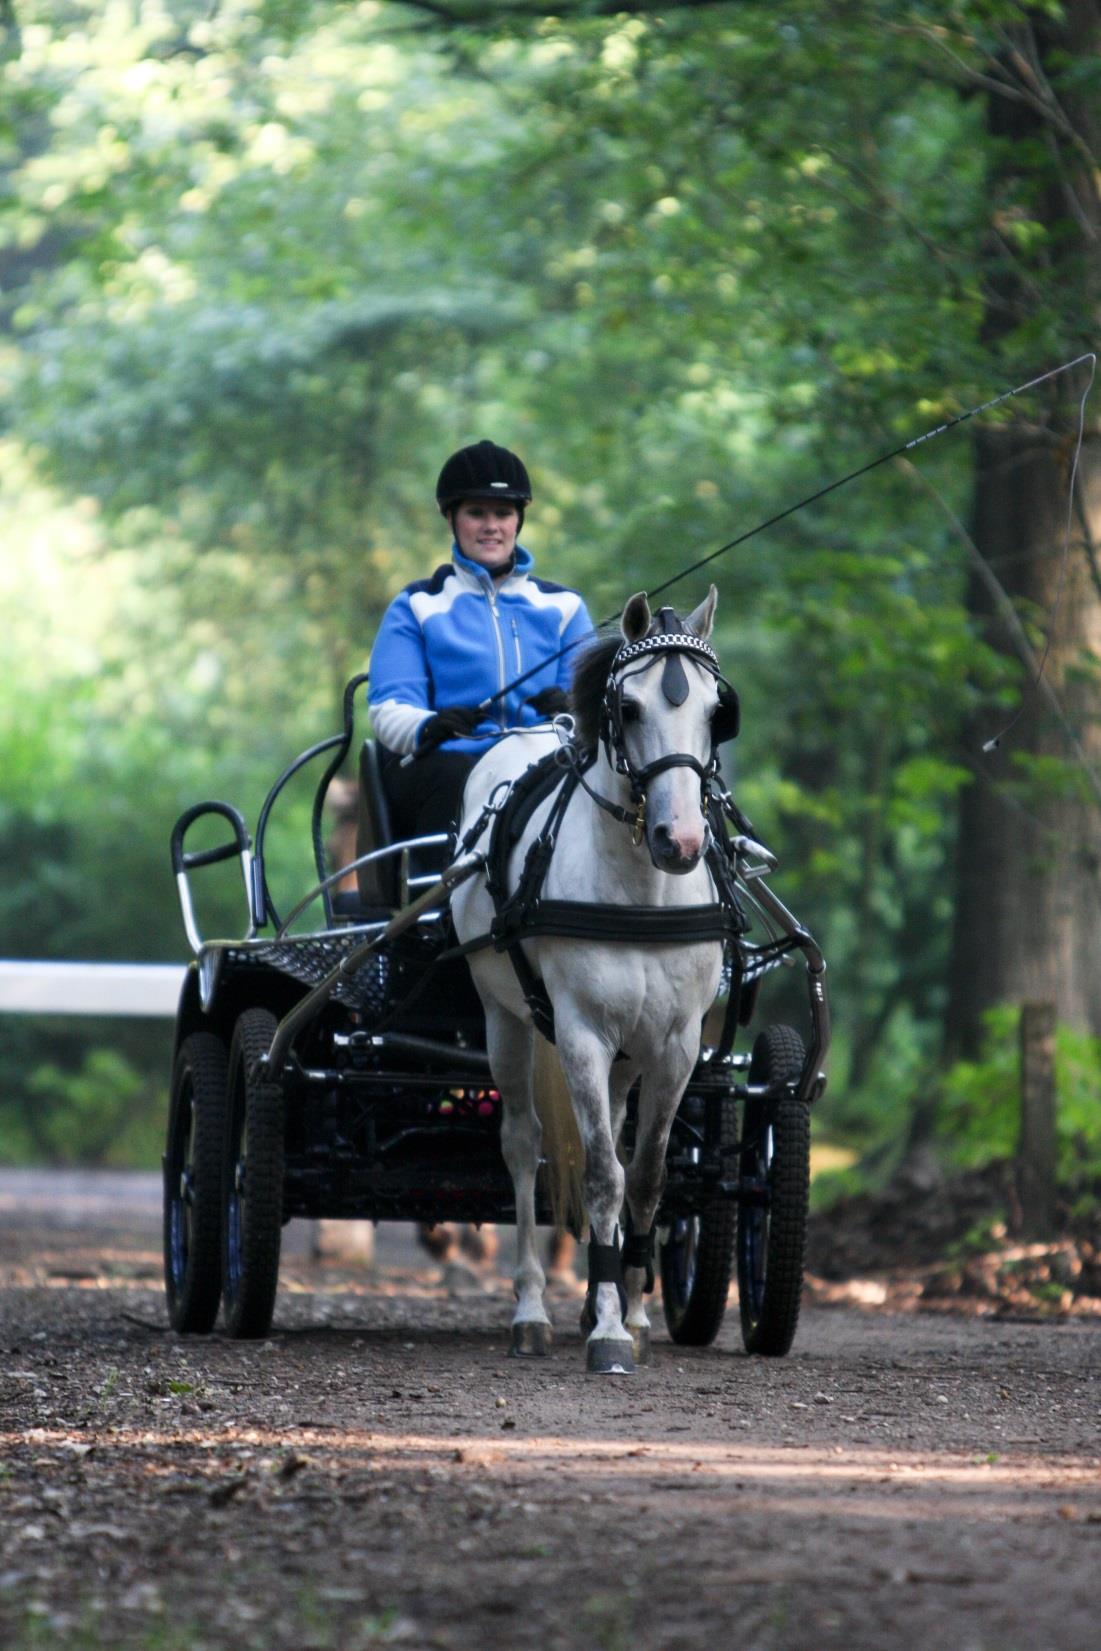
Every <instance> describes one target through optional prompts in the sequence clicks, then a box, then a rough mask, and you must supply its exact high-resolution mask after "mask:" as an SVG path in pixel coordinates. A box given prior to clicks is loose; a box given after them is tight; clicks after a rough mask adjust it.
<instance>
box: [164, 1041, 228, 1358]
mask: <svg viewBox="0 0 1101 1651" xmlns="http://www.w3.org/2000/svg"><path fill="white" fill-rule="evenodd" d="M226 1078H227V1063H226V1050H225V1044H224V1043H223V1042H222V1040H221V1039H220V1038H216V1037H214V1036H212V1034H211V1033H209V1032H194V1033H192V1035H191V1036H190V1037H189V1038H185V1039H184V1041H183V1043H182V1044H181V1045H180V1051H179V1054H178V1055H177V1056H176V1065H175V1069H174V1070H173V1073H172V1093H171V1096H170V1099H169V1106H168V1138H167V1141H166V1143H165V1153H164V1287H165V1293H166V1295H167V1297H168V1320H169V1323H170V1324H171V1326H172V1328H173V1330H178V1331H181V1332H183V1333H194V1334H198V1335H205V1334H206V1332H207V1331H208V1330H211V1329H212V1328H213V1325H214V1320H215V1319H216V1318H217V1316H218V1300H219V1297H220V1296H221V1293H222V1237H221V1228H222V1149H223V1144H224V1140H225V1116H226Z"/></svg>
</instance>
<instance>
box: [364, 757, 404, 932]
mask: <svg viewBox="0 0 1101 1651" xmlns="http://www.w3.org/2000/svg"><path fill="white" fill-rule="evenodd" d="M393 841H394V833H393V829H392V827H391V825H390V805H389V803H388V802H387V800H386V792H385V791H384V790H383V787H382V764H381V762H380V760H379V747H378V745H377V743H376V742H375V741H374V740H364V742H363V746H362V749H361V750H360V753H359V803H358V810H357V814H356V858H357V859H358V858H359V856H360V855H361V854H370V853H371V852H372V850H374V849H376V848H386V847H387V846H388V845H389V844H390V843H392V842H393ZM356 882H357V883H358V885H359V900H360V903H361V904H362V905H363V906H367V907H379V906H384V907H386V909H387V910H388V911H395V910H396V909H397V907H398V904H399V865H398V856H397V855H394V856H392V857H391V858H389V859H386V860H376V861H374V862H373V863H372V864H371V865H368V866H359V867H358V868H357V870H356ZM353 898H354V897H353Z"/></svg>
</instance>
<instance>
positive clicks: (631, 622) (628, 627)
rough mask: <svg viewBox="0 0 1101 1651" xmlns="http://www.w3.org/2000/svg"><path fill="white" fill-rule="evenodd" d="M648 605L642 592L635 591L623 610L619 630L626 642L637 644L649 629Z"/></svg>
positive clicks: (644, 593)
mask: <svg viewBox="0 0 1101 1651" xmlns="http://www.w3.org/2000/svg"><path fill="white" fill-rule="evenodd" d="M650 618H651V615H650V604H649V602H647V600H646V592H645V591H644V590H640V591H636V592H635V594H634V596H632V597H631V600H630V601H629V602H628V603H627V606H626V607H625V608H624V610H623V617H622V618H621V619H620V621H619V628H620V630H621V631H622V632H623V634H624V636H625V637H626V638H627V641H628V642H637V641H638V640H639V638H640V637H643V636H645V635H646V633H647V631H648V630H649V629H650Z"/></svg>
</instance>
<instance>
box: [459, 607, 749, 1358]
mask: <svg viewBox="0 0 1101 1651" xmlns="http://www.w3.org/2000/svg"><path fill="white" fill-rule="evenodd" d="M713 615H714V589H713V588H712V591H711V593H710V595H709V597H708V599H707V600H706V601H705V602H704V603H702V604H701V605H700V607H699V608H698V609H697V610H696V612H695V613H694V614H692V615H691V616H690V618H689V620H688V621H687V624H688V626H690V627H691V628H693V629H695V631H696V632H697V634H699V635H701V636H704V637H706V636H707V635H708V634H709V633H710V630H711V624H712V619H713ZM649 624H650V612H649V608H648V607H647V605H646V602H645V599H643V598H639V597H634V598H632V600H631V602H629V603H628V604H627V607H626V608H625V610H624V615H623V621H622V625H623V630H624V635H625V636H626V637H627V639H628V640H631V641H633V640H635V639H636V638H637V637H638V636H641V635H645V634H646V630H647V628H648V626H649ZM684 666H685V670H686V672H687V675H688V679H689V683H690V692H689V694H688V696H687V698H686V700H685V702H684V703H683V704H682V705H680V706H672V705H670V704H669V703H668V702H667V701H666V700H665V698H664V696H663V694H662V691H661V675H662V668H663V660H662V659H661V658H660V657H658V658H656V659H654V658H650V659H646V660H644V661H636V662H635V663H633V664H632V665H630V666H629V667H628V668H627V670H626V671H625V672H624V673H623V678H624V699H625V700H629V701H631V702H633V703H634V704H635V705H636V706H637V715H634V716H632V719H631V720H630V721H629V722H628V723H627V724H626V725H625V729H624V734H625V742H626V746H627V751H628V754H629V756H630V759H631V761H632V763H633V764H634V766H635V767H636V769H641V768H643V767H644V766H645V765H646V764H648V763H650V762H653V761H654V760H655V759H656V758H658V757H660V756H662V755H665V754H668V753H670V752H687V753H690V754H692V755H693V756H695V757H696V758H697V759H698V760H699V761H700V762H701V763H702V764H706V763H707V761H708V759H709V757H710V751H711V744H710V730H709V722H710V715H711V712H712V710H713V708H714V705H715V702H716V697H717V695H716V688H715V683H714V680H713V678H712V677H711V675H710V674H709V673H708V672H707V671H706V670H705V669H704V668H703V667H701V666H700V665H699V664H697V663H696V662H695V661H694V660H692V659H690V658H687V657H686V658H685V659H684ZM556 739H557V736H556V735H555V734H554V733H553V732H551V731H537V732H533V733H529V734H524V735H519V736H516V737H513V738H510V739H507V740H504V741H502V742H501V743H500V744H499V745H498V746H496V747H495V748H494V750H493V751H491V752H490V753H489V754H488V755H487V756H486V757H484V758H483V759H482V761H481V762H480V763H478V765H477V766H476V767H475V768H474V770H473V771H472V773H471V776H470V779H469V781H468V783H467V788H466V797H465V803H464V819H463V827H462V829H463V831H465V830H467V829H468V828H469V827H470V825H471V824H472V823H473V821H474V820H475V818H476V817H477V814H478V812H479V811H480V809H481V808H482V805H483V804H484V802H485V801H486V799H487V798H488V797H489V795H490V793H491V792H492V791H493V789H494V787H495V786H496V785H498V784H499V783H500V781H501V780H502V779H515V778H516V777H517V776H518V775H519V774H521V773H522V772H523V771H524V769H526V768H527V767H528V766H529V765H530V764H531V763H533V762H535V761H537V760H538V759H539V758H540V757H542V756H543V755H544V754H545V753H546V752H547V751H548V750H549V749H551V748H552V747H553V746H554V744H555V743H556ZM586 777H587V780H588V782H589V784H590V785H591V786H592V788H593V789H594V790H596V791H598V792H599V793H600V794H601V795H603V796H604V797H606V798H608V799H609V800H611V801H614V802H617V803H619V804H620V805H622V806H624V807H628V806H630V788H629V785H628V782H627V780H626V779H625V778H624V777H623V776H621V775H618V774H616V773H615V772H614V770H613V769H612V768H611V766H610V765H609V764H608V762H607V761H606V759H605V756H604V753H603V751H601V752H600V754H599V755H598V759H597V762H596V765H595V766H594V767H593V768H592V769H591V770H590V771H589V774H588V775H587V776H586ZM549 806H550V805H549V804H548V805H545V806H543V807H541V808H540V809H539V810H537V811H536V813H535V815H534V816H533V818H532V820H531V822H530V823H529V826H528V829H527V831H526V833H525V835H524V837H523V839H522V840H521V842H520V843H519V844H518V845H517V848H516V851H515V854H514V856H513V860H512V865H511V868H510V878H511V879H512V880H513V882H514V881H515V878H516V876H517V874H518V872H519V869H520V868H521V867H522V865H523V861H524V856H525V854H526V853H527V849H528V846H529V844H530V842H531V840H532V838H533V837H534V836H535V835H536V834H537V832H538V831H539V830H540V829H541V827H542V824H543V821H544V819H545V817H546V813H547V809H548V807H549ZM646 816H647V817H646V838H645V840H644V841H643V842H642V843H640V844H639V845H637V846H635V845H634V844H633V843H632V840H631V832H630V830H629V828H628V827H627V826H625V825H623V824H622V823H621V822H620V821H617V820H615V819H614V818H613V817H612V816H611V815H609V814H607V813H606V812H605V811H604V810H602V809H600V808H598V807H597V805H596V804H595V803H594V802H593V801H592V800H591V798H590V797H589V796H587V795H586V793H585V791H584V790H583V789H581V788H578V790H577V791H575V793H574V796H573V798H572V800H571V802H570V805H569V807H568V809H567V811H566V814H565V817H564V819H563V821H562V826H561V830H560V832H559V835H558V844H557V847H556V849H555V852H554V855H553V857H552V859H551V863H550V867H549V870H548V872H547V878H546V883H545V885H544V893H545V895H546V897H547V898H548V899H562V900H584V901H600V902H604V903H606V904H608V905H620V906H689V905H697V904H704V903H706V902H708V901H711V900H713V899H714V898H715V891H714V888H713V885H712V881H711V876H710V873H709V872H708V871H707V868H706V865H705V864H704V863H703V862H702V861H701V860H700V858H699V856H700V854H701V853H702V851H703V848H704V847H705V844H706V833H707V825H706V822H705V820H704V818H703V814H702V810H701V806H700V779H699V775H698V774H696V773H695V772H694V771H693V770H692V769H690V768H687V767H677V768H671V769H668V770H666V771H665V772H664V773H662V774H660V775H658V776H657V777H656V778H655V779H654V780H653V781H652V782H651V784H650V786H649V788H648V797H647V811H646ZM671 856H672V861H671ZM671 863H673V864H674V869H675V870H676V872H677V873H678V874H677V875H671V874H670V872H669V871H664V870H660V869H658V867H659V865H661V864H666V865H668V864H671ZM452 911H453V915H454V921H455V928H456V931H457V934H458V937H459V939H460V940H464V941H465V940H469V939H471V938H473V937H474V936H476V935H481V934H485V933H486V931H487V930H488V929H489V927H490V924H491V921H492V918H493V905H492V901H491V899H490V896H489V894H488V892H487V890H486V887H485V884H484V881H482V880H481V879H479V878H474V879H472V880H471V881H470V882H468V883H466V884H465V885H463V886H462V887H461V888H459V889H458V890H456V892H455V893H454V895H453V896H452ZM525 950H526V951H527V954H528V956H529V958H530V960H531V962H532V964H533V966H534V968H535V970H536V973H537V974H538V975H540V976H541V978H542V980H543V982H544V985H545V986H546V989H547V993H548V995H549V997H550V1000H551V1003H552V1004H553V1006H554V1019H555V1030H556V1037H557V1048H558V1054H559V1058H560V1060H561V1063H562V1069H563V1073H564V1075H565V1079H566V1083H567V1085H568V1088H569V1093H570V1100H571V1102H572V1106H573V1110H574V1114H575V1116H576V1119H577V1124H578V1129H579V1131H580V1135H581V1140H582V1143H583V1145H584V1148H585V1173H584V1199H585V1205H586V1209H587V1213H588V1217H589V1224H590V1229H591V1233H592V1236H593V1237H594V1238H595V1239H596V1240H597V1241H598V1242H599V1243H601V1244H611V1243H612V1242H613V1241H614V1240H615V1237H616V1234H617V1229H618V1224H619V1219H620V1213H621V1210H622V1207H623V1200H624V1192H625V1191H626V1198H627V1203H628V1206H629V1208H630V1212H631V1219H632V1222H633V1224H634V1228H635V1231H637V1232H642V1233H646V1232H648V1231H649V1230H650V1227H651V1225H652V1224H653V1220H654V1216H655V1214H656V1211H657V1207H658V1202H659V1200H660V1197H661V1191H662V1185H663V1182H664V1175H665V1168H664V1166H665V1149H666V1143H667V1141H668V1137H669V1130H670V1127H671V1124H672V1121H673V1117H674V1115H675V1113H676V1110H677V1107H678V1105H679V1103H680V1099H681V1096H682V1094H683V1092H684V1088H685V1085H686V1084H687V1082H688V1079H689V1077H690V1075H691V1073H692V1070H693V1067H694V1066H695V1063H696V1059H697V1056H698V1054H699V1047H700V1032H701V1025H702V1021H703V1017H704V1014H705V1013H706V1011H707V1009H708V1007H709V1006H710V1004H711V1002H712V1001H713V999H714V996H715V992H716V990H717V987H718V981H719V973H720V968H721V964H722V947H721V945H720V944H719V942H718V941H706V942H703V943H701V944H699V945H690V944H685V945H646V946H642V945H637V944H633V943H626V942H617V943H611V942H608V943H604V944H602V943H601V942H599V941H595V940H564V939H554V938H548V939H545V940H536V941H529V942H525ZM470 965H471V969H472V972H473V974H474V979H475V981H476V983H477V986H478V990H479V992H480V994H481V997H482V1001H483V1003H484V1005H485V1011H486V1027H487V1040H488V1052H489V1057H490V1064H491V1067H492V1069H493V1073H494V1077H495V1079H496V1082H497V1086H498V1088H499V1089H500V1092H501V1096H502V1101H503V1107H504V1112H503V1123H502V1130H501V1141H502V1148H503V1152H504V1157H505V1162H506V1163H507V1165H508V1168H509V1172H510V1174H511V1176H512V1180H513V1184H514V1187H515V1191H516V1222H517V1252H518V1265H517V1270H516V1275H515V1291H516V1298H517V1305H516V1311H515V1314H514V1317H513V1324H514V1325H517V1324H523V1323H540V1324H546V1323H548V1322H549V1321H548V1319H547V1313H546V1308H545V1306H544V1303H543V1288H544V1284H545V1278H544V1274H543V1269H542V1267H541V1266H540V1264H539V1257H538V1252H537V1248H536V1244H535V1207H534V1194H535V1174H536V1169H537V1167H538V1162H539V1152H540V1125H539V1122H538V1119H537V1117H536V1113H535V1110H534V1106H533V1101H532V1068H533V1040H534V1038H535V1037H536V1035H537V1034H536V1033H535V1031H534V1029H533V1027H532V1024H531V1017H530V1015H529V1013H528V1009H527V1006H526V1004H525V1002H524V999H523V996H522V994H521V992H520V988H519V985H518V983H517V980H516V975H515V971H514V969H513V966H512V964H511V962H510V961H509V959H508V957H507V955H504V954H498V953H496V952H493V951H490V950H485V951H481V952H477V953H474V954H473V955H472V956H471V959H470ZM620 1050H622V1051H623V1052H624V1055H625V1056H626V1058H625V1059H623V1060H619V1061H617V1060H616V1059H615V1057H616V1055H617V1053H618V1052H619V1051H620ZM640 1075H641V1079H642V1083H641V1089H640V1096H639V1111H638V1129H637V1134H636V1140H635V1149H634V1153H633V1156H632V1160H631V1163H630V1165H629V1166H628V1168H627V1170H626V1175H625V1173H624V1168H623V1166H622V1164H621V1163H620V1162H619V1159H618V1158H617V1156H616V1150H615V1149H616V1141H617V1139H618V1136H619V1133H620V1130H621V1128H622V1125H623V1119H624V1114H625V1110H626V1101H627V1092H628V1090H629V1089H630V1087H631V1085H632V1083H633V1082H634V1080H635V1078H636V1077H638V1076H640ZM644 1282H645V1273H644V1271H643V1270H642V1269H641V1268H629V1269H628V1270H627V1274H626V1284H627V1296H628V1306H627V1314H626V1322H624V1319H623V1318H622V1317H621V1314H620V1303H619V1298H618V1294H617V1291H616V1289H615V1286H614V1285H611V1284H601V1285H600V1286H599V1287H598V1289H597V1292H596V1325H595V1328H594V1329H593V1330H592V1333H591V1336H590V1341H598V1340H600V1341H606V1342H607V1341H611V1342H629V1341H630V1340H631V1339H632V1335H631V1332H632V1331H634V1332H635V1340H636V1344H637V1342H638V1340H639V1332H642V1331H646V1330H648V1328H649V1320H648V1318H647V1314H646V1307H645V1304H644V1301H643V1286H644Z"/></svg>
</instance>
